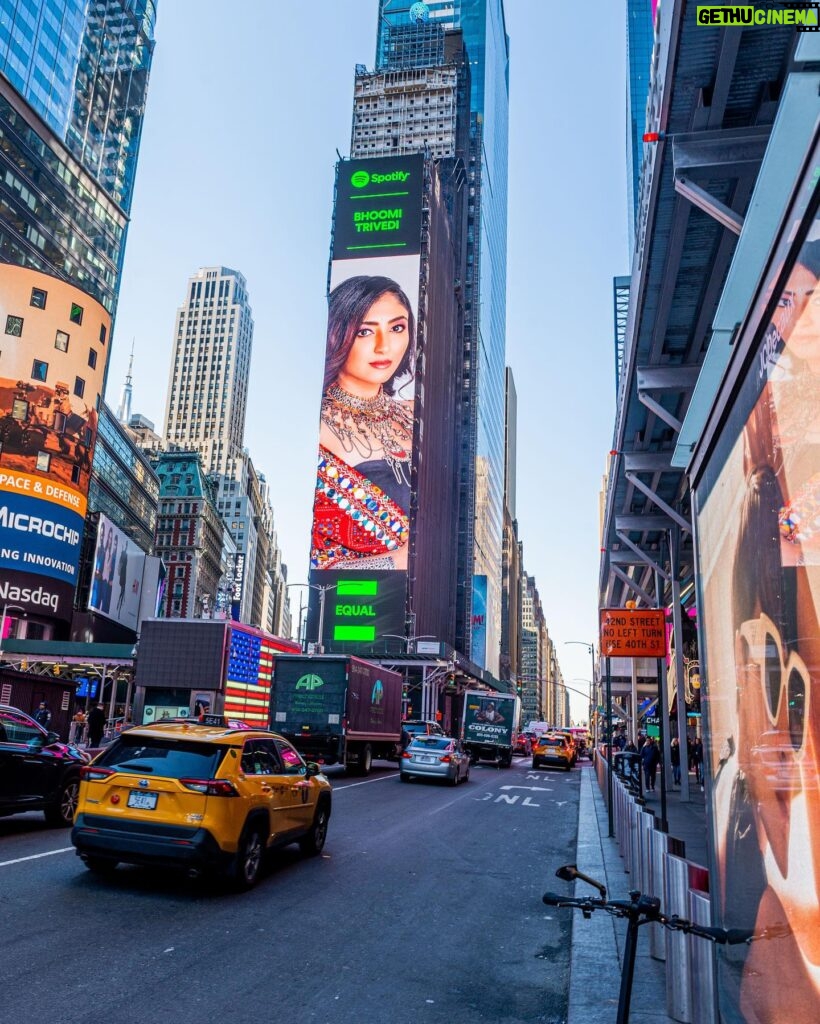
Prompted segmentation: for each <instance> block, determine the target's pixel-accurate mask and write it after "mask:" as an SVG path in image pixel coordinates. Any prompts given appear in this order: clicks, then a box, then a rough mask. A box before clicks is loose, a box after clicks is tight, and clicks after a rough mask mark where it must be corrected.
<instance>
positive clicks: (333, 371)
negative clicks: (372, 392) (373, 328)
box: [323, 275, 416, 395]
mask: <svg viewBox="0 0 820 1024" xmlns="http://www.w3.org/2000/svg"><path fill="white" fill-rule="evenodd" d="M382 295H395V296H396V298H397V299H398V300H399V302H400V303H401V304H402V305H403V306H404V308H405V309H406V310H407V330H408V332H409V335H410V337H409V341H408V343H407V351H406V352H405V353H404V358H403V359H402V361H401V363H399V366H398V367H397V369H396V372H395V373H394V374H393V376H392V377H391V378H390V379H389V380H388V381H386V382H385V384H384V390H385V392H386V393H387V394H388V395H392V394H395V389H394V383H395V381H396V379H397V378H399V377H402V376H404V374H406V373H409V372H412V369H413V367H414V366H415V361H416V324H415V319H414V317H413V309H412V306H411V305H410V300H409V299H408V298H407V296H406V295H405V293H404V292H403V291H402V289H401V288H400V287H399V285H398V284H396V282H395V281H393V280H392V279H391V278H389V277H370V276H364V275H361V276H359V277H350V278H348V279H347V281H343V282H342V283H341V284H340V285H338V286H337V287H336V288H334V289H333V291H332V292H331V293H330V299H329V301H328V316H327V354H326V358H325V383H324V388H323V390H324V391H327V389H328V387H329V386H330V385H331V384H332V383H333V382H334V381H335V380H336V378H337V377H338V375H339V371H340V370H341V369H342V367H343V366H344V364H345V362H346V361H347V356H348V353H349V352H350V349H351V348H352V346H353V342H354V341H355V340H356V334H357V332H358V330H359V328H360V327H361V324H362V321H363V320H364V318H365V317H366V316H367V311H368V310H369V309H370V307H371V306H372V305H373V303H374V302H376V301H378V299H380V298H381V297H382Z"/></svg>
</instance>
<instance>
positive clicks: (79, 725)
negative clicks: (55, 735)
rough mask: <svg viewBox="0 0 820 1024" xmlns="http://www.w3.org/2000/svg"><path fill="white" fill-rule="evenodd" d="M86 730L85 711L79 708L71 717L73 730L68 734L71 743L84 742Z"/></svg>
mask: <svg viewBox="0 0 820 1024" xmlns="http://www.w3.org/2000/svg"><path fill="white" fill-rule="evenodd" d="M84 732H85V712H84V711H83V709H82V708H78V710H77V713H76V714H75V715H74V717H73V718H72V719H71V730H70V732H69V736H68V742H69V743H82V741H83V733H84Z"/></svg>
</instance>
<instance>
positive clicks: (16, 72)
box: [0, 0, 154, 639]
mask: <svg viewBox="0 0 820 1024" xmlns="http://www.w3.org/2000/svg"><path fill="white" fill-rule="evenodd" d="M153 24H154V5H153V3H150V2H146V0H83V2H80V0H3V2H2V4H0V138H1V139H2V146H0V309H2V312H3V316H2V317H0V331H2V332H3V334H2V345H0V424H2V428H1V429H0V434H1V435H2V436H0V443H1V444H2V447H0V584H2V585H3V587H5V597H6V598H8V599H10V600H13V601H14V603H15V605H16V606H17V607H18V609H19V608H23V609H24V610H25V612H26V613H27V615H28V619H27V624H26V626H25V629H26V635H28V636H32V635H35V633H36V635H39V636H41V637H42V638H44V639H52V638H55V639H59V638H60V636H59V634H63V636H66V635H68V631H69V629H70V626H69V622H70V620H71V618H72V615H73V611H74V605H75V600H76V595H77V594H78V593H79V594H82V592H83V591H82V587H83V585H84V584H83V581H82V579H81V575H82V565H83V563H82V561H81V550H82V546H83V532H84V521H85V515H86V512H87V511H89V506H88V494H89V482H90V477H91V467H92V458H93V455H94V449H95V442H96V438H97V428H98V424H99V422H100V416H101V408H102V398H101V396H102V393H103V391H104V382H105V374H106V368H107V363H108V350H109V347H110V340H111V321H112V316H113V313H114V310H115V308H116V303H117V291H118V288H119V277H120V271H121V267H122V261H123V253H124V245H125V236H126V228H127V224H128V209H129V206H130V202H131V191H132V187H133V181H134V173H135V169H136V161H137V150H138V147H139V141H140V134H141V128H142V116H143V111H144V106H145V95H146V89H147V83H148V71H149V68H150V63H151V54H152V51H153ZM105 455H106V453H105V451H103V453H102V456H103V459H105ZM96 468H97V469H98V470H99V471H100V475H101V477H102V476H104V475H105V471H106V470H107V468H110V467H108V466H106V465H101V466H99V467H96ZM7 470H12V471H13V472H6V471H7ZM91 511H94V510H93V509H92V510H91ZM37 523H47V524H48V531H49V532H48V534H46V533H45V531H43V532H42V533H41V534H35V533H34V524H37ZM15 628H17V627H15Z"/></svg>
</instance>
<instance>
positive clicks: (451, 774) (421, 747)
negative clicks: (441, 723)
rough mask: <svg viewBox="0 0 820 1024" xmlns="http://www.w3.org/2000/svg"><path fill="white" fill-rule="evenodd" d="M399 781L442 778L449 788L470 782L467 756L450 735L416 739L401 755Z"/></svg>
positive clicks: (457, 741) (459, 744) (468, 757)
mask: <svg viewBox="0 0 820 1024" xmlns="http://www.w3.org/2000/svg"><path fill="white" fill-rule="evenodd" d="M399 778H400V779H401V781H402V782H410V781H411V779H445V780H446V781H447V782H449V783H450V785H451V786H457V785H458V784H459V782H461V781H462V780H463V781H464V782H468V781H469V779H470V756H469V754H467V753H466V751H465V750H464V749H463V747H462V746H461V742H460V741H459V740H453V739H450V737H449V736H417V737H416V738H415V739H414V740H413V742H412V743H411V744H410V746H409V747H408V748H407V749H406V750H405V751H404V753H403V754H402V755H401V762H400V765H399Z"/></svg>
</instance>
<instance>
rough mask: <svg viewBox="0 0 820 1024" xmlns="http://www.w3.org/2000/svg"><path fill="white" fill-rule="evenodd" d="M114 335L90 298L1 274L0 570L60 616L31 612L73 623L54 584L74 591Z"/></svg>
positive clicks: (44, 279)
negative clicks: (41, 596) (44, 597)
mask: <svg viewBox="0 0 820 1024" xmlns="http://www.w3.org/2000/svg"><path fill="white" fill-rule="evenodd" d="M109 330H110V319H109V316H108V313H107V312H106V311H105V309H104V308H103V307H102V306H101V305H100V304H99V303H98V302H97V301H96V300H95V299H92V298H91V297H90V296H88V295H86V294H85V293H84V292H81V291H79V290H78V289H77V288H75V287H73V286H72V285H69V284H67V283H66V282H65V281H60V280H58V279H57V278H55V277H50V276H48V275H47V274H41V273H39V272H38V271H34V270H30V269H27V268H24V267H15V266H11V265H9V264H4V265H3V267H2V273H0V331H2V332H3V336H2V338H0V570H10V571H13V572H15V573H18V574H20V575H21V576H23V577H27V578H28V579H27V582H26V581H23V580H21V581H20V589H21V590H28V591H30V592H34V591H37V590H38V588H39V590H40V592H42V591H43V590H47V591H48V592H49V604H48V605H47V606H46V608H48V609H51V608H52V603H54V602H56V606H57V608H58V610H57V611H53V610H48V611H46V608H44V607H43V603H42V602H38V601H37V600H33V599H27V598H25V597H19V598H15V599H14V600H15V601H19V602H20V603H22V604H23V605H24V606H25V607H26V610H27V611H30V612H32V613H40V614H43V613H44V611H46V613H47V614H49V615H53V616H54V617H58V618H67V617H70V609H68V610H66V609H65V607H64V602H63V600H62V599H61V598H60V597H59V596H58V592H59V591H60V590H61V588H59V587H57V586H53V587H52V583H51V581H54V582H55V584H56V583H57V582H61V583H64V584H70V585H71V588H72V589H73V588H74V587H75V586H76V582H77V567H78V563H79V558H80V543H81V540H82V532H83V522H84V518H85V513H86V496H87V494H88V483H89V477H90V473H91V459H92V455H93V452H94V442H95V439H96V435H97V408H98V404H99V400H100V393H101V390H102V384H103V376H104V372H105V364H106V359H107V342H108V334H109ZM32 576H33V577H40V579H39V580H37V581H34V582H33V581H32ZM46 578H47V579H46ZM52 596H53V602H52Z"/></svg>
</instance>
